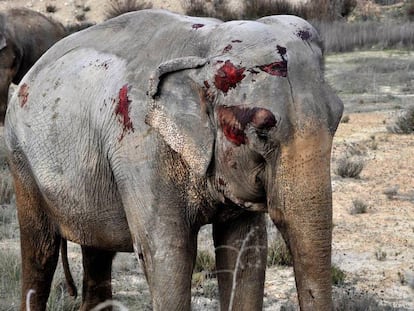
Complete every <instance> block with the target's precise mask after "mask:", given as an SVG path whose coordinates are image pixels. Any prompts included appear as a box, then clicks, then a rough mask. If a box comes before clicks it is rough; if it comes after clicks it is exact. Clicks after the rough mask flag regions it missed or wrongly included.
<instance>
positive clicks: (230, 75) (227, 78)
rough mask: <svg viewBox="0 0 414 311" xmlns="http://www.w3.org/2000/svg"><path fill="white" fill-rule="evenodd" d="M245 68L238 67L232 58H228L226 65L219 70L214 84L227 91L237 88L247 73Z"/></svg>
mask: <svg viewBox="0 0 414 311" xmlns="http://www.w3.org/2000/svg"><path fill="white" fill-rule="evenodd" d="M245 70H246V69H245V68H239V69H237V68H236V67H235V66H234V65H233V64H232V63H231V62H230V60H226V62H225V63H224V65H223V66H222V67H220V68H219V69H218V70H217V74H216V75H215V76H214V85H215V86H216V88H218V89H219V90H221V91H223V92H224V93H227V92H228V90H229V89H231V88H235V87H236V86H237V84H238V83H240V81H241V80H243V79H244V77H245V75H244V74H243V72H244V71H245Z"/></svg>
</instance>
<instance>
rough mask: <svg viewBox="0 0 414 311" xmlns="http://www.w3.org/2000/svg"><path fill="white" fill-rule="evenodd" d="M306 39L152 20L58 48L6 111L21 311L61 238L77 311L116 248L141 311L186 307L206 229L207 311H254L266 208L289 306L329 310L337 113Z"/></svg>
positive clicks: (106, 289) (279, 27) (38, 300)
mask: <svg viewBox="0 0 414 311" xmlns="http://www.w3.org/2000/svg"><path fill="white" fill-rule="evenodd" d="M322 67H323V55H322V52H321V46H320V40H319V36H318V34H317V33H316V31H315V30H314V29H313V28H312V26H311V25H310V24H308V23H307V22H305V21H304V20H302V19H300V18H297V17H294V16H271V17H265V18H262V19H259V20H258V21H232V22H226V23H223V22H221V21H219V20H214V19H205V18H195V17H188V16H181V15H177V14H173V13H169V12H167V11H162V10H144V11H140V12H134V13H129V14H125V15H122V16H120V17H117V18H115V19H112V20H109V21H107V22H104V23H102V24H100V25H97V26H94V27H91V28H89V29H86V30H85V31H82V32H80V33H77V34H75V35H73V36H70V37H67V38H65V39H63V40H61V41H60V42H58V43H57V44H56V45H54V47H53V48H51V49H50V50H48V51H47V52H46V53H45V55H44V56H43V57H42V58H41V60H40V61H39V62H37V63H36V65H35V66H34V67H33V69H32V70H31V71H30V72H29V73H28V74H27V75H26V76H25V77H24V78H23V80H22V81H21V83H20V85H19V86H18V90H17V92H16V94H15V95H14V96H13V97H12V100H11V103H10V105H9V107H8V111H7V115H6V126H5V139H6V145H7V148H8V152H9V162H10V167H11V170H12V173H13V176H14V181H15V189H16V200H17V209H18V218H19V224H20V232H21V251H22V262H23V270H22V278H23V280H22V297H23V298H22V306H21V308H22V310H25V309H26V307H28V306H26V299H25V297H26V295H27V294H28V292H29V290H34V292H33V294H32V295H31V299H30V310H44V309H45V305H46V301H47V298H48V294H49V290H50V283H51V280H52V277H53V273H54V270H55V267H56V262H57V259H58V256H59V244H60V241H61V238H64V239H67V240H70V241H73V242H75V243H78V244H80V245H81V247H82V255H83V267H84V281H83V298H82V307H81V309H82V310H88V309H90V308H91V307H93V306H95V305H97V304H98V303H99V302H101V301H104V300H106V299H110V298H111V264H112V259H113V257H114V254H115V252H131V251H134V252H135V254H136V256H137V258H138V259H139V261H140V262H141V264H142V266H143V269H144V271H145V275H146V278H147V281H148V283H149V287H150V291H151V296H152V305H153V308H154V310H189V309H190V301H191V293H190V287H191V274H192V270H193V266H194V260H195V256H196V249H197V233H198V231H199V229H200V227H201V226H203V225H205V224H208V223H212V224H213V239H214V245H215V247H216V267H217V270H218V282H219V291H220V304H221V309H222V310H249V311H250V310H261V309H262V303H263V301H262V300H263V288H264V275H265V266H266V253H267V250H266V249H267V238H266V226H265V220H264V213H265V212H268V213H269V215H270V217H271V219H272V220H273V222H274V223H275V224H276V226H277V227H278V229H279V230H280V231H281V233H282V234H283V237H284V239H285V240H286V242H287V244H288V245H289V248H290V250H291V253H292V255H293V262H294V270H295V277H296V285H297V290H298V296H299V303H300V306H301V309H302V310H331V309H332V298H331V270H330V268H331V236H332V199H331V180H330V153H331V144H332V139H333V135H334V133H335V131H336V128H337V125H338V122H339V120H340V118H341V115H342V110H343V105H342V103H341V101H340V100H339V99H338V98H337V97H336V96H335V95H334V94H333V92H332V90H331V89H330V87H329V86H328V85H327V84H326V83H325V81H324V77H323V72H322V69H321V68H322Z"/></svg>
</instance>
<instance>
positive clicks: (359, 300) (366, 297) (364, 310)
mask: <svg viewBox="0 0 414 311" xmlns="http://www.w3.org/2000/svg"><path fill="white" fill-rule="evenodd" d="M333 296H334V299H333V302H334V308H333V310H334V311H395V310H396V309H395V308H394V307H392V306H389V305H384V304H383V302H380V299H379V298H378V297H375V296H374V295H372V294H369V293H367V292H360V291H356V290H355V288H350V289H342V288H341V289H340V291H339V292H338V291H335V292H334V295H333Z"/></svg>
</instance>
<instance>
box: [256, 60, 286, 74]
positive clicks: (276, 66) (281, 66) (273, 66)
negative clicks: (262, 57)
mask: <svg viewBox="0 0 414 311" xmlns="http://www.w3.org/2000/svg"><path fill="white" fill-rule="evenodd" d="M257 67H258V68H259V69H260V70H262V71H264V72H267V73H268V74H270V75H272V76H278V77H287V62H286V61H285V60H282V61H278V62H273V63H270V64H267V65H261V66H257Z"/></svg>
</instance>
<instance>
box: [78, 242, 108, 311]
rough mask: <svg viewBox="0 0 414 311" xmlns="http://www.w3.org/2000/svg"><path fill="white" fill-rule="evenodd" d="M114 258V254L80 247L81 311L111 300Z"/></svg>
mask: <svg viewBox="0 0 414 311" xmlns="http://www.w3.org/2000/svg"><path fill="white" fill-rule="evenodd" d="M114 256H115V252H110V251H105V250H100V249H96V248H92V247H87V246H82V260H83V271H84V272H83V273H84V275H83V289H82V306H81V310H82V311H86V310H90V309H92V308H93V307H95V306H96V305H98V304H99V303H101V302H104V301H105V300H110V299H112V287H111V270H112V260H113V258H114ZM105 310H111V308H109V309H105Z"/></svg>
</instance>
